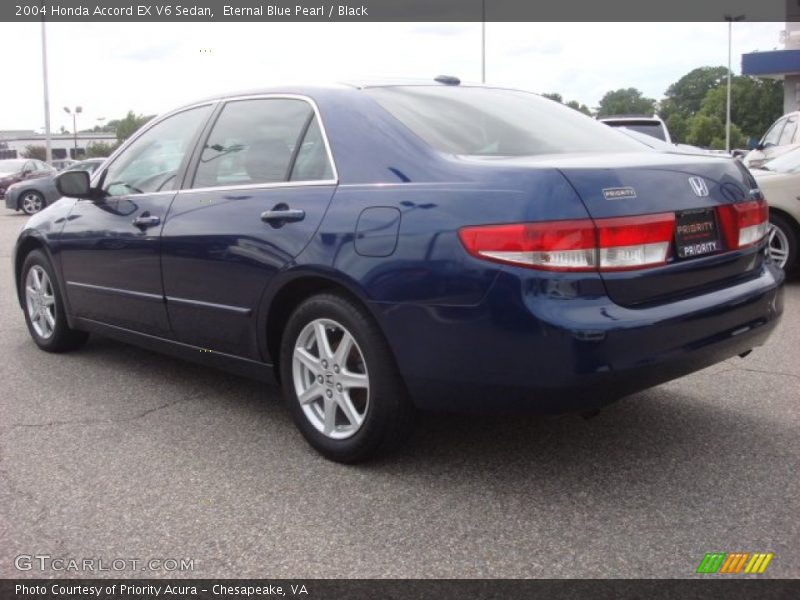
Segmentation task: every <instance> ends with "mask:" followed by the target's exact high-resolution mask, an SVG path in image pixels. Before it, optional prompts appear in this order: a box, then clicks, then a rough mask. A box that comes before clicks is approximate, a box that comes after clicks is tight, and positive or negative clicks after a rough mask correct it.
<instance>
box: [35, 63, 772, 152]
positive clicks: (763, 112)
mask: <svg viewBox="0 0 800 600" xmlns="http://www.w3.org/2000/svg"><path fill="white" fill-rule="evenodd" d="M727 77H728V69H727V68H725V67H699V68H697V69H694V70H692V71H690V72H689V73H687V74H686V75H684V76H683V77H681V78H680V79H679V80H678V81H676V82H675V83H673V84H672V85H670V86H669V87H668V88H667V91H666V92H665V94H664V98H662V99H661V100H660V101H659V100H656V99H654V98H647V97H645V96H644V94H642V92H641V91H639V90H638V89H636V88H634V87H629V88H621V89H618V90H611V91H609V92H606V94H605V95H604V96H603V97H602V98H601V100H600V104H599V106H597V107H596V108H595V109H594V110H592V109H590V108H589V107H588V106H586V105H585V104H581V103H580V102H577V101H576V100H570V101H569V102H564V98H563V97H562V96H561V94H558V93H546V94H542V95H543V96H544V97H546V98H550V99H551V100H555V101H556V102H560V103H562V104H565V105H566V106H569V107H570V108H573V109H575V110H577V111H580V112H582V113H584V114H586V115H589V116H595V117H605V116H612V115H622V114H640V115H656V114H657V115H658V116H660V117H661V118H662V119H663V120H664V122H665V123H666V124H667V128H668V129H669V132H670V135H671V136H672V141H673V142H676V143H686V144H692V145H694V146H701V147H704V148H715V149H722V148H724V147H725V111H726V99H727ZM781 114H783V84H782V83H781V82H780V81H777V80H773V79H755V78H752V77H746V76H742V75H735V76H733V77H731V147H732V148H744V147H745V146H746V145H747V142H748V139H750V138H754V139H756V140H757V139H760V138H761V136H762V135H763V134H764V133H765V132H766V131H767V128H768V127H769V126H770V125H772V123H773V122H774V121H775V120H776V119H777V118H778V117H780V116H781ZM154 116H155V115H148V116H145V115H141V114H136V113H134V112H133V111H128V114H127V115H125V116H124V117H123V118H121V119H114V120H111V121H108V122H107V123H105V124H104V125H102V126H99V125H98V126H96V127H94V128H93V129H88V130H84V131H81V133H87V132H116V137H117V141H116V142H114V143H106V142H93V143H91V144H89V146H88V147H87V148H86V153H85V155H84V158H92V157H102V156H109V155H110V154H111V153H112V152H113V151H114V150H116V149H117V148H118V147H119V145H120V144H122V142H124V141H125V140H127V139H128V138H129V137H130V136H132V135H133V134H134V133H135V132H136V130H137V129H139V128H140V127H141V126H142V125H144V124H145V123H147V122H148V121H149V120H150V119H152V118H153V117H154ZM23 156H27V157H29V158H38V159H40V160H44V158H45V149H44V146H28V147H27V148H26V149H25V152H24V153H23Z"/></svg>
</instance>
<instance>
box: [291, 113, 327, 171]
mask: <svg viewBox="0 0 800 600" xmlns="http://www.w3.org/2000/svg"><path fill="white" fill-rule="evenodd" d="M290 179H291V181H318V180H326V179H333V169H332V168H331V163H330V161H329V160H328V150H327V148H326V147H325V140H324V139H322V132H321V131H320V128H319V123H318V122H317V118H316V117H314V119H313V120H312V121H311V124H310V125H309V126H308V131H306V135H305V137H304V138H303V141H302V142H301V144H300V148H299V149H298V151H297V158H296V159H295V161H294V166H293V168H292V175H291V178H290Z"/></svg>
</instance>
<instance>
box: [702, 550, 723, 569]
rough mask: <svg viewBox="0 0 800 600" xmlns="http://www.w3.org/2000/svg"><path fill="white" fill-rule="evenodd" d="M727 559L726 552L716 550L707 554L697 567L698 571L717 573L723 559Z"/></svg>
mask: <svg viewBox="0 0 800 600" xmlns="http://www.w3.org/2000/svg"><path fill="white" fill-rule="evenodd" d="M724 559H725V553H724V552H715V553H713V554H706V555H705V556H704V557H703V560H702V561H700V566H699V567H697V572H698V573H716V572H717V569H719V567H720V565H721V564H722V561H723V560H724Z"/></svg>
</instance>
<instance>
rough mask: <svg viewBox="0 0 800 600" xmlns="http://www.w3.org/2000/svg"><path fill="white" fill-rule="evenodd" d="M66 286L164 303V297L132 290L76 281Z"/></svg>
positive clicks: (69, 282)
mask: <svg viewBox="0 0 800 600" xmlns="http://www.w3.org/2000/svg"><path fill="white" fill-rule="evenodd" d="M67 285H68V286H72V287H77V288H83V289H87V290H92V291H93V292H100V293H105V294H114V295H116V296H130V297H132V298H141V299H142V300H153V301H157V302H164V296H162V295H160V294H148V293H147V292H134V291H133V290H122V289H120V288H112V287H106V286H104V285H94V284H91V283H80V282H77V281H68V282H67Z"/></svg>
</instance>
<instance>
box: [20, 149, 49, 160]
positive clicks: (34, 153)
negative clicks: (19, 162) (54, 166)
mask: <svg viewBox="0 0 800 600" xmlns="http://www.w3.org/2000/svg"><path fill="white" fill-rule="evenodd" d="M22 158H35V159H37V160H47V148H45V147H44V146H25V150H24V151H23V152H22Z"/></svg>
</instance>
